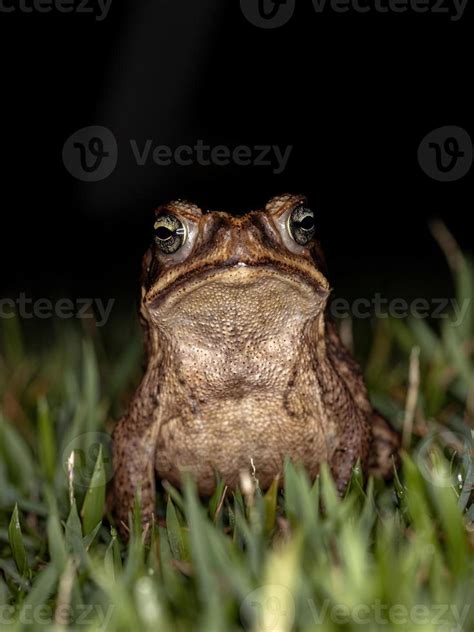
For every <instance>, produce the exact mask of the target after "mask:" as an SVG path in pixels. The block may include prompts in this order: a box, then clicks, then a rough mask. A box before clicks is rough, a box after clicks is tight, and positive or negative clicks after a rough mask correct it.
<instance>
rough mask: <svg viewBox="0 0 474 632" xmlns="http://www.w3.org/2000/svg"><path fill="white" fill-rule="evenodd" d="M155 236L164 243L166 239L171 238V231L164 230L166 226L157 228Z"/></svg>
mask: <svg viewBox="0 0 474 632" xmlns="http://www.w3.org/2000/svg"><path fill="white" fill-rule="evenodd" d="M155 234H156V236H157V237H158V239H160V240H161V241H166V240H167V239H171V237H172V236H173V231H172V230H170V229H169V228H166V226H159V227H158V228H157V229H156V233H155Z"/></svg>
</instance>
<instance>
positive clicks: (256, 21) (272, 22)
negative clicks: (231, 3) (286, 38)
mask: <svg viewBox="0 0 474 632" xmlns="http://www.w3.org/2000/svg"><path fill="white" fill-rule="evenodd" d="M240 10H241V11H242V13H243V14H244V16H245V18H246V19H247V20H248V21H249V22H250V23H251V24H253V25H254V26H257V27H258V28H261V29H276V28H278V27H279V26H283V25H284V24H286V23H287V22H288V21H289V20H290V19H291V17H292V16H293V13H294V12H295V0H240Z"/></svg>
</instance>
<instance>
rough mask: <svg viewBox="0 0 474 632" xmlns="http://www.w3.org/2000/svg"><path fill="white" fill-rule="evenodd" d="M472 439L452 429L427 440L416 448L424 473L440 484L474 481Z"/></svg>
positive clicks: (419, 463) (447, 485) (454, 485)
mask: <svg viewBox="0 0 474 632" xmlns="http://www.w3.org/2000/svg"><path fill="white" fill-rule="evenodd" d="M472 456H473V447H472V440H470V439H469V438H468V437H466V436H465V435H462V434H459V433H457V432H451V431H450V430H442V431H441V432H438V433H434V434H432V435H430V436H429V437H427V438H426V439H424V440H423V441H422V442H421V443H420V444H419V446H418V448H417V451H416V462H417V464H418V467H419V468H420V472H421V474H422V476H423V478H425V479H426V480H427V481H428V482H429V483H431V484H432V485H435V486H436V487H458V488H459V487H462V486H463V485H464V484H465V481H470V483H471V484H472V482H473V474H474V471H473V459H472Z"/></svg>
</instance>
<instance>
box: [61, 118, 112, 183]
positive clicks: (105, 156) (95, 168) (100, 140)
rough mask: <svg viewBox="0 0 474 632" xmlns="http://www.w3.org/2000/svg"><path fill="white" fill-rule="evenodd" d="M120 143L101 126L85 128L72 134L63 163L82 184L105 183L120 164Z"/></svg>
mask: <svg viewBox="0 0 474 632" xmlns="http://www.w3.org/2000/svg"><path fill="white" fill-rule="evenodd" d="M117 156H118V148H117V141H116V139H115V136H114V135H113V134H112V132H111V131H110V130H109V129H107V128H106V127H102V126H100V125H91V126H90V127H83V128H82V129H79V130H77V132H74V134H71V136H69V138H68V139H67V141H66V142H65V143H64V146H63V163H64V166H65V167H66V169H67V170H68V171H69V173H70V174H71V175H72V176H74V178H77V179H78V180H82V181H83V182H98V181H99V180H104V179H105V178H107V177H108V176H110V174H111V173H112V171H113V170H114V169H115V166H116V164H117Z"/></svg>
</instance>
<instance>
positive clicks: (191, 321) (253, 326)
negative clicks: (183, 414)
mask: <svg viewBox="0 0 474 632" xmlns="http://www.w3.org/2000/svg"><path fill="white" fill-rule="evenodd" d="M324 305H325V301H324V300H323V299H322V298H321V297H320V296H319V295H318V293H317V292H315V290H314V288H313V287H311V286H306V285H304V284H301V283H297V282H294V281H293V280H292V279H288V278H287V277H284V276H282V275H274V274H260V275H257V276H256V277H254V278H248V277H246V276H245V277H243V279H242V282H241V283H236V282H235V279H234V278H229V277H228V276H227V275H218V276H217V277H216V278H213V279H212V280H210V279H207V281H206V282H205V283H204V282H202V281H201V282H198V283H196V285H195V287H194V288H192V289H190V288H187V289H186V291H185V292H183V293H182V294H181V295H180V296H177V295H174V296H173V297H171V296H169V297H168V298H167V299H166V300H165V301H163V302H161V303H160V305H159V308H157V309H154V310H153V311H152V317H153V320H154V323H155V325H156V327H157V330H158V332H159V339H161V347H162V349H163V350H164V356H166V358H168V361H169V363H170V372H171V373H173V374H176V375H179V379H180V381H182V383H184V384H186V383H189V384H193V389H194V390H195V391H196V390H197V391H199V396H202V397H203V398H208V397H209V396H211V397H212V396H214V395H217V396H218V397H220V396H221V393H227V394H229V393H232V392H235V393H237V394H238V395H239V397H241V396H244V395H245V393H246V392H252V390H253V389H264V390H273V391H274V392H275V393H278V392H281V389H284V388H286V385H287V383H288V381H290V380H291V375H292V372H293V370H294V367H295V365H296V364H297V363H298V362H300V363H301V361H302V353H303V351H302V349H304V350H307V348H308V347H312V345H309V344H308V343H309V342H310V338H311V336H314V335H315V334H314V332H315V330H316V329H317V327H315V326H314V325H315V323H317V322H319V321H322V315H323V310H324ZM313 342H315V341H313Z"/></svg>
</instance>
